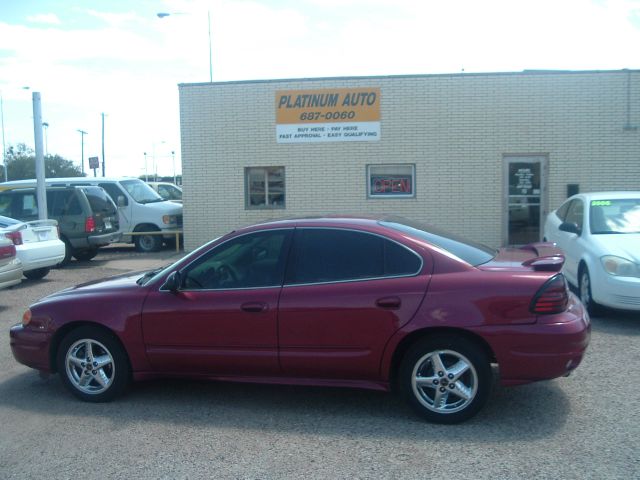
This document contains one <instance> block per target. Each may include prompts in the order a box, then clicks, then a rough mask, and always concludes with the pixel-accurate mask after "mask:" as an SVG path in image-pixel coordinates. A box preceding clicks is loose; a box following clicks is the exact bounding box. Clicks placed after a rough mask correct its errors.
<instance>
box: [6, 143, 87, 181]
mask: <svg viewBox="0 0 640 480" xmlns="http://www.w3.org/2000/svg"><path fill="white" fill-rule="evenodd" d="M3 169H4V166H0V172H2V174H1V175H2V176H1V177H0V178H4V170H3ZM44 171H45V177H47V178H59V177H82V176H83V175H82V172H81V171H80V169H79V168H78V167H76V166H75V165H74V164H73V162H72V161H71V160H67V159H65V158H62V157H61V156H60V155H47V156H46V157H45V159H44ZM7 176H8V179H9V180H27V179H31V178H36V160H35V153H34V151H33V149H31V148H29V147H27V146H26V145H25V144H24V143H19V144H18V145H17V146H16V147H13V146H10V147H9V148H8V149H7Z"/></svg>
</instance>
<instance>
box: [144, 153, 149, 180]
mask: <svg viewBox="0 0 640 480" xmlns="http://www.w3.org/2000/svg"><path fill="white" fill-rule="evenodd" d="M144 181H145V182H148V181H149V175H148V173H147V152H144Z"/></svg>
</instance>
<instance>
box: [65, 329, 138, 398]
mask: <svg viewBox="0 0 640 480" xmlns="http://www.w3.org/2000/svg"><path fill="white" fill-rule="evenodd" d="M57 367H58V373H60V375H61V377H62V381H63V383H64V384H65V386H66V387H67V388H68V389H69V390H70V391H71V393H73V394H74V395H75V396H76V397H78V398H79V399H81V400H84V401H86V402H108V401H111V400H112V399H113V398H115V397H116V396H118V395H119V394H121V393H122V392H123V391H124V390H125V388H126V387H127V385H128V383H129V378H130V372H131V369H130V367H129V362H128V359H127V355H126V353H125V351H124V348H123V347H122V345H121V344H120V342H119V341H118V340H117V339H116V338H114V337H113V335H112V334H110V333H108V332H106V331H104V330H102V329H100V328H97V327H91V326H84V327H79V328H77V329H75V330H72V331H71V332H70V333H68V334H67V336H65V337H64V339H63V340H62V342H61V343H60V346H59V348H58V356H57Z"/></svg>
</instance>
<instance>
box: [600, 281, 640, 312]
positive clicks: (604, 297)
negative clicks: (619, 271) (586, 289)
mask: <svg viewBox="0 0 640 480" xmlns="http://www.w3.org/2000/svg"><path fill="white" fill-rule="evenodd" d="M591 283H592V285H591V295H592V297H593V299H594V300H595V301H596V303H599V304H600V305H604V306H606V307H610V308H618V309H620V310H635V311H640V278H636V277H614V276H613V275H609V274H608V273H605V272H600V273H599V275H597V276H596V275H595V274H594V278H593V279H592V281H591Z"/></svg>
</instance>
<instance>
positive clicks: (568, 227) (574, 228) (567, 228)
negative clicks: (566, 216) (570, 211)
mask: <svg viewBox="0 0 640 480" xmlns="http://www.w3.org/2000/svg"><path fill="white" fill-rule="evenodd" d="M559 229H560V231H561V232H568V233H575V234H576V235H580V228H579V227H578V225H576V224H575V223H570V222H562V223H561V224H560V227H559Z"/></svg>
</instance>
